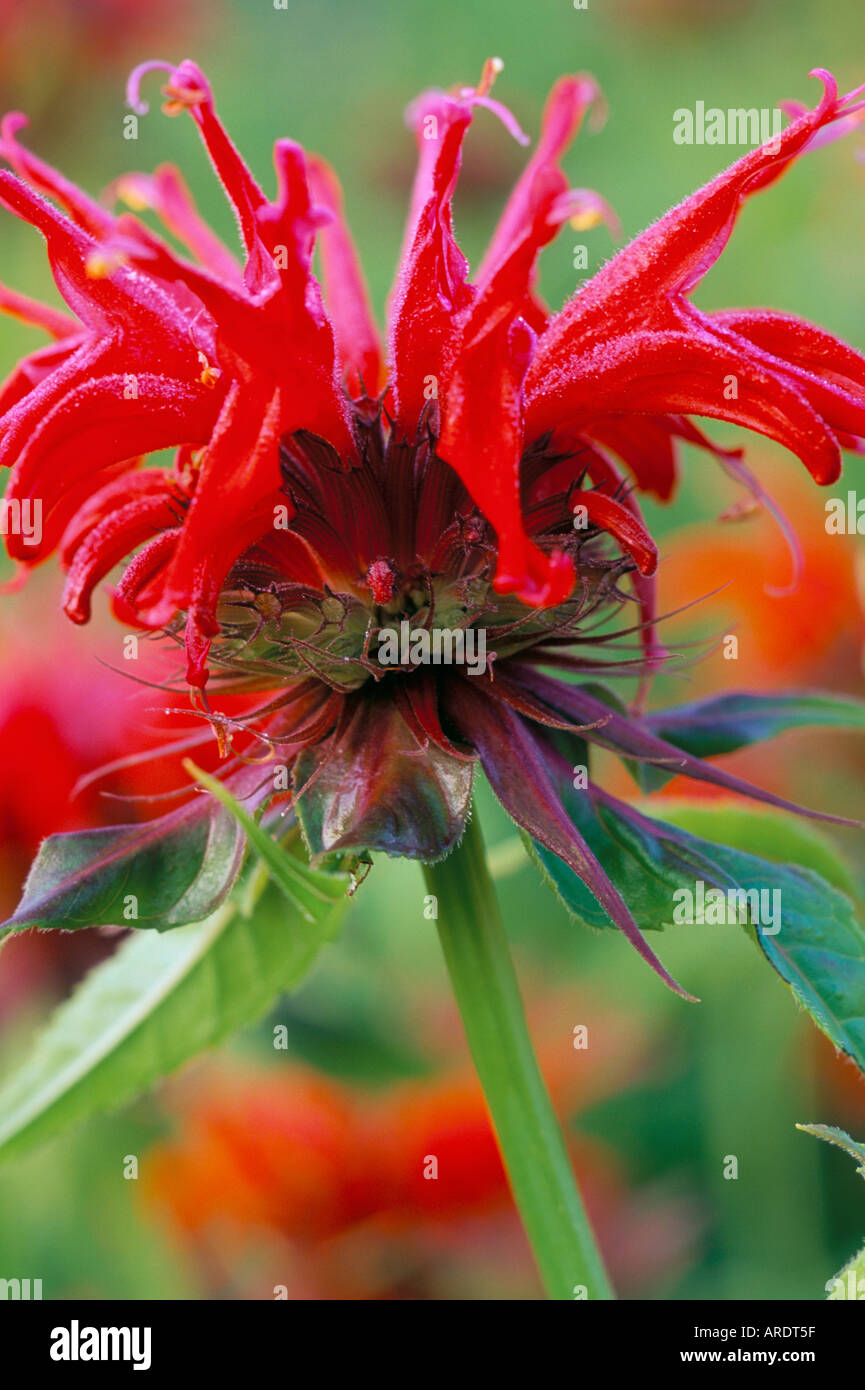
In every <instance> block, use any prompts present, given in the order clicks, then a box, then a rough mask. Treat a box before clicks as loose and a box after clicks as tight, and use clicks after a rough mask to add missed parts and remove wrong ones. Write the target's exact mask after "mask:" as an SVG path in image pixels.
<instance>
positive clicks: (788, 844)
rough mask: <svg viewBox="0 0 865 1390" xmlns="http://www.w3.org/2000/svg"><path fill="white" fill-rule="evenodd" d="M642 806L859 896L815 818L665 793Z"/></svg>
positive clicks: (646, 811)
mask: <svg viewBox="0 0 865 1390" xmlns="http://www.w3.org/2000/svg"><path fill="white" fill-rule="evenodd" d="M637 806H638V809H639V810H640V811H642V812H643V814H644V815H646V816H652V817H657V816H658V815H663V817H664V820H665V822H667V824H669V825H676V826H679V827H681V829H683V830H688V831H690V832H691V834H693V835H700V836H702V837H703V838H704V839H708V840H720V841H721V842H722V843H723V844H725V845H730V846H731V847H732V848H733V849H742V850H746V851H747V852H748V853H749V854H757V855H760V856H761V857H763V858H765V859H772V860H774V861H775V862H777V863H780V864H798V865H799V866H800V867H801V868H803V869H812V870H813V871H814V873H816V874H819V875H820V877H821V878H825V879H828V881H829V882H830V883H832V884H834V885H835V887H836V888H840V889H841V891H842V893H846V894H847V895H848V896H849V897H855V896H856V891H857V890H856V883H855V880H854V878H853V875H852V873H851V872H850V868H849V866H848V864H847V863H846V862H845V860H844V859H843V857H842V855H841V853H840V851H839V849H838V847H837V845H836V844H835V843H834V841H833V840H832V839H831V838H830V836H829V835H827V834H826V833H825V831H822V830H820V828H819V827H818V826H816V825H815V824H814V822H813V821H801V820H796V819H795V817H794V816H790V815H787V814H786V813H785V812H784V811H775V810H771V809H769V808H767V807H760V808H757V807H754V806H747V805H741V804H739V803H738V802H735V801H726V800H723V801H720V800H719V801H716V800H712V801H689V800H688V799H687V798H686V797H684V798H683V797H676V798H673V797H665V798H664V800H663V801H640V802H638V803H637Z"/></svg>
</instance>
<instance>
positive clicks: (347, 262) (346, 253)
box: [308, 156, 384, 397]
mask: <svg viewBox="0 0 865 1390" xmlns="http://www.w3.org/2000/svg"><path fill="white" fill-rule="evenodd" d="M308 169H309V181H310V187H311V189H312V195H313V197H314V198H315V199H316V201H317V202H319V203H321V205H322V206H323V207H325V208H327V209H328V211H329V212H330V213H331V214H332V216H333V221H332V222H330V223H329V224H328V225H326V226H324V227H323V228H322V231H321V237H320V241H321V258H322V267H323V270H324V296H325V302H326V304H327V309H328V313H329V315H330V318H331V320H332V322H333V326H334V332H335V335H336V346H337V356H338V359H339V363H340V367H341V369H342V371H343V372H344V373H345V374H346V375H347V384H348V389H349V391H350V392H351V394H352V395H353V396H355V397H359V396H362V395H367V396H377V395H378V393H379V392H380V390H381V389H382V387H383V385H384V374H383V365H382V354H381V345H380V343H379V335H378V329H377V328H376V326H375V322H374V320H373V316H372V311H371V309H370V306H369V297H368V294H367V289H366V284H365V282H364V278H363V272H362V270H361V267H360V262H359V261H358V258H357V252H356V251H355V248H354V243H353V241H352V239H351V234H350V233H349V230H348V226H347V225H346V222H345V217H344V213H343V204H342V191H341V189H340V185H339V181H338V180H337V178H336V175H335V174H334V172H333V170H332V169H331V168H330V166H329V165H328V164H327V163H326V162H325V161H324V160H323V159H319V158H317V157H315V156H312V157H310V159H309V162H308Z"/></svg>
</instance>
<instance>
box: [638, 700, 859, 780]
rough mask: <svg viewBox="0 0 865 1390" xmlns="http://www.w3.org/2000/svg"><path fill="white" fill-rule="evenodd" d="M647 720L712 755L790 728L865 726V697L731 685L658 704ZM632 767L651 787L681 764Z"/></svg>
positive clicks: (679, 743) (701, 754)
mask: <svg viewBox="0 0 865 1390" xmlns="http://www.w3.org/2000/svg"><path fill="white" fill-rule="evenodd" d="M643 722H644V724H645V726H646V727H647V728H648V729H650V730H651V732H652V733H653V734H655V735H657V736H658V737H660V738H663V739H666V741H667V742H668V743H672V744H673V745H674V746H675V747H676V748H681V749H682V750H683V751H684V752H686V753H690V754H692V755H693V756H694V757H697V758H709V757H713V756H716V755H717V754H721V753H732V752H734V751H735V750H736V749H737V748H746V747H748V746H750V745H751V744H753V743H763V742H765V741H766V740H767V739H770V738H775V737H776V735H778V734H781V733H784V732H785V731H787V730H788V729H800V728H816V727H828V728H836V729H865V702H863V701H861V700H855V699H853V698H852V697H849V696H843V695H830V694H826V693H824V692H822V691H811V690H804V691H793V692H791V693H789V694H784V695H774V694H771V695H761V694H757V693H752V692H750V691H731V692H729V693H728V694H724V695H713V696H712V697H711V698H709V699H707V700H697V701H695V702H694V703H692V704H689V705H678V706H675V707H673V708H671V709H665V710H663V709H662V710H656V711H654V712H653V713H652V714H649V715H647V716H646V717H645V719H644V721H643ZM632 771H633V772H634V775H635V776H636V778H637V782H638V785H639V786H640V788H641V789H642V790H643V791H646V792H650V791H656V790H658V788H659V787H663V786H664V784H665V783H666V782H668V781H669V780H670V778H671V777H673V776H674V775H675V769H671V770H669V771H668V770H667V769H665V768H660V767H657V766H654V765H652V764H650V763H635V764H634V765H633V767H632Z"/></svg>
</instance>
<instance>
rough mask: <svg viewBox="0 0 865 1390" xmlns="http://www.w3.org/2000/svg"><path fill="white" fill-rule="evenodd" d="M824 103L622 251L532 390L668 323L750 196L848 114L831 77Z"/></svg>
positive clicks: (550, 350) (576, 310)
mask: <svg viewBox="0 0 865 1390" xmlns="http://www.w3.org/2000/svg"><path fill="white" fill-rule="evenodd" d="M817 75H818V76H820V79H821V81H823V83H824V87H825V91H824V95H823V99H822V101H821V102H820V104H819V105H818V106H817V107H816V108H815V109H814V110H813V111H808V112H806V113H804V114H803V115H802V116H800V117H799V118H798V119H797V120H795V121H793V123H792V124H791V125H790V126H788V127H787V129H786V130H784V131H783V132H782V134H781V135H780V136H778V138H777V141H776V142H770V143H769V144H768V145H764V146H761V147H760V148H759V149H756V150H752V151H750V152H749V153H748V154H746V155H743V157H742V158H741V159H739V160H737V161H736V163H735V164H733V165H732V166H731V167H730V168H729V169H728V170H726V171H725V172H724V173H722V174H719V175H718V177H717V178H715V179H713V180H712V181H711V182H710V183H708V184H707V185H706V186H705V187H704V188H702V189H700V190H699V192H697V193H694V194H692V195H691V196H690V197H689V198H686V199H685V201H684V202H683V203H681V204H680V205H679V207H677V208H673V209H672V210H671V211H670V212H668V213H667V214H666V215H665V216H664V217H662V218H661V219H660V221H658V222H656V223H655V224H654V226H652V227H650V228H649V229H648V230H647V231H645V232H643V233H641V235H640V236H638V237H636V238H635V240H634V241H632V242H631V243H630V245H629V246H626V247H625V248H624V250H622V251H620V252H619V254H618V255H617V256H615V257H614V258H613V260H612V261H610V262H609V263H608V264H607V265H606V266H604V268H603V269H602V270H601V271H599V273H598V274H597V275H596V276H595V277H594V279H592V280H591V281H590V282H589V284H588V285H586V286H584V287H583V288H582V289H581V290H579V291H578V293H577V294H576V295H575V296H574V298H573V299H571V300H570V301H569V303H568V304H567V305H566V306H565V308H564V309H563V310H562V312H561V313H560V314H559V315H557V317H556V318H555V319H554V320H553V322H552V323H551V324H550V327H549V329H548V331H547V332H546V333H545V334H544V336H543V338H542V340H541V342H540V344H539V349H538V354H537V357H536V360H535V362H534V364H533V367H532V373H531V379H530V382H529V389H530V390H539V389H541V386H542V383H543V380H544V378H545V377H546V376H547V374H548V373H549V372H550V371H551V370H552V371H556V370H558V371H565V370H567V367H568V363H569V361H571V360H572V358H573V355H574V352H575V351H576V349H577V347H579V350H580V352H581V353H585V352H587V351H588V350H590V349H591V347H592V346H594V344H595V343H596V342H598V341H601V340H602V339H603V338H604V337H608V336H609V334H610V328H611V326H612V325H614V326H615V329H616V331H617V332H619V333H624V332H628V331H633V330H634V329H635V328H637V327H638V326H639V325H646V326H650V325H651V326H654V327H657V328H661V327H664V326H665V325H666V324H668V322H669V319H668V317H667V306H668V302H669V301H672V300H673V299H674V298H676V297H681V296H684V295H685V294H687V293H688V292H689V291H690V290H692V289H693V288H694V287H695V285H697V284H698V283H699V281H700V280H701V279H702V278H703V276H704V275H705V274H706V271H707V270H708V269H709V268H710V266H711V265H713V264H714V262H715V261H716V260H717V258H718V256H719V255H720V254H721V252H722V250H723V249H724V246H725V245H726V243H727V240H728V239H729V236H730V233H731V232H732V230H733V226H734V224H735V221H736V218H737V216H738V214H739V211H740V209H741V207H742V205H743V203H744V202H745V200H746V198H748V197H750V195H751V194H752V193H755V192H757V191H758V190H759V189H762V188H766V187H768V186H769V185H770V184H771V183H773V182H774V181H775V180H776V179H778V178H780V176H781V175H782V174H783V173H784V172H785V171H786V170H787V169H788V168H789V166H790V164H791V163H792V162H793V160H794V159H795V158H796V157H797V156H798V155H800V154H801V153H802V152H803V151H804V150H805V148H806V147H807V145H808V143H809V141H810V140H811V138H812V136H813V135H814V134H815V133H816V132H817V131H819V130H821V129H823V128H824V127H825V126H828V125H830V124H831V123H832V122H834V121H836V120H838V119H840V118H841V117H842V116H843V115H844V114H845V109H844V100H846V98H845V99H842V101H840V102H839V101H838V99H837V89H836V88H835V84H834V82H833V81H832V79H831V77H830V75H829V74H827V73H823V72H818V73H817Z"/></svg>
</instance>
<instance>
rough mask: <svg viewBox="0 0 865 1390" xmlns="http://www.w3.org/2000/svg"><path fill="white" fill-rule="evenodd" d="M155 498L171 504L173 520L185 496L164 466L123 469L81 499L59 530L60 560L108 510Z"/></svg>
mask: <svg viewBox="0 0 865 1390" xmlns="http://www.w3.org/2000/svg"><path fill="white" fill-rule="evenodd" d="M158 499H161V500H162V501H163V502H165V503H166V504H169V505H170V506H172V507H173V509H174V510H173V512H172V515H173V516H174V519H175V522H176V521H177V519H178V513H179V511H180V509H181V508H182V507H183V506H184V505H185V503H186V501H187V499H186V498H185V496H184V495H183V493H182V492H181V491H180V489H179V488H178V486H177V482H176V479H175V478H174V477H173V475H172V474H171V473H169V472H167V470H166V469H164V468H146V469H140V470H138V471H133V472H129V473H124V474H123V475H122V476H121V477H120V478H115V479H113V480H112V481H111V482H110V483H106V485H105V486H104V487H101V488H100V489H99V490H98V492H94V493H93V495H92V496H91V497H90V498H89V499H88V500H87V502H85V504H84V506H83V507H81V508H80V509H79V511H78V512H77V513H76V516H75V518H74V520H73V521H72V522H71V524H70V525H69V526H67V528H66V530H65V532H64V533H63V539H62V541H61V545H60V561H61V563H62V564H64V565H67V566H68V565H70V564H71V563H72V560H73V558H74V556H75V555H76V553H77V551H78V550H79V548H80V547H81V546H82V545H83V544H84V542H85V541H86V540H87V538H88V536H89V535H90V533H91V532H92V531H94V530H95V529H96V527H98V526H99V525H101V523H102V522H103V521H104V520H105V519H106V518H107V517H108V516H110V515H111V513H112V512H116V511H119V510H120V509H121V508H125V507H128V506H132V505H133V504H134V503H135V502H141V503H142V504H146V505H148V506H149V505H150V503H152V502H154V501H155V500H158Z"/></svg>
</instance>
